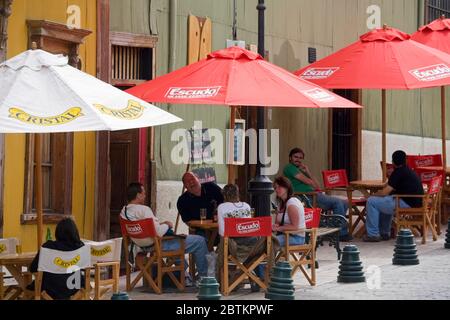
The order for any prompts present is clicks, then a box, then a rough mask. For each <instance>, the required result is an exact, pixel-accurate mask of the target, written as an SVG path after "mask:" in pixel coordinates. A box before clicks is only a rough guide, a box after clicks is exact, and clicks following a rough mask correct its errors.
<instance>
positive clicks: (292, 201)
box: [276, 197, 306, 237]
mask: <svg viewBox="0 0 450 320" xmlns="http://www.w3.org/2000/svg"><path fill="white" fill-rule="evenodd" d="M290 206H294V207H296V208H297V209H298V212H299V215H300V216H299V219H298V226H297V227H298V229H305V228H306V224H305V208H304V207H303V203H302V202H301V201H300V200H299V199H298V198H297V197H291V198H290V199H289V200H288V201H287V203H286V214H285V216H284V224H291V220H290V219H289V214H288V208H289V207H290ZM282 218H283V213H282V212H279V213H278V214H277V220H276V221H277V223H278V224H280V223H281V219H282ZM298 235H299V236H302V237H304V236H305V233H304V232H299V233H298Z"/></svg>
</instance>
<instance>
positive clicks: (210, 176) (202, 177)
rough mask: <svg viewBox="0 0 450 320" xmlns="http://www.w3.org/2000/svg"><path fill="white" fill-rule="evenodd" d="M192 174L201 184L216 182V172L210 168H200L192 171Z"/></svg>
mask: <svg viewBox="0 0 450 320" xmlns="http://www.w3.org/2000/svg"><path fill="white" fill-rule="evenodd" d="M192 172H193V173H194V174H195V175H196V176H197V177H198V180H199V181H200V183H206V182H216V181H217V178H216V170H215V169H214V168H213V167H209V166H200V167H197V168H194V169H192Z"/></svg>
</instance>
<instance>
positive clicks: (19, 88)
mask: <svg viewBox="0 0 450 320" xmlns="http://www.w3.org/2000/svg"><path fill="white" fill-rule="evenodd" d="M67 61H68V58H67V57H64V56H62V55H53V54H50V53H48V52H46V51H43V50H28V51H25V52H23V53H21V54H19V55H18V56H16V57H14V58H12V59H10V60H8V61H6V62H4V63H2V64H1V65H0V132H4V133H24V132H29V133H33V132H34V133H48V132H73V131H96V130H122V129H131V128H141V127H150V126H155V125H161V124H166V123H171V122H177V121H180V120H181V119H180V118H178V117H176V116H174V115H172V114H170V113H168V112H166V111H164V110H161V109H159V108H157V107H155V106H154V105H151V104H149V103H147V102H145V101H142V100H140V99H137V98H136V97H133V96H131V95H130V94H128V93H126V92H124V91H122V90H119V89H117V88H115V87H113V86H111V85H109V84H107V83H105V82H103V81H101V80H99V79H97V78H95V77H93V76H91V75H89V74H87V73H84V72H82V71H80V70H78V69H76V68H73V67H71V66H70V65H68V63H67Z"/></svg>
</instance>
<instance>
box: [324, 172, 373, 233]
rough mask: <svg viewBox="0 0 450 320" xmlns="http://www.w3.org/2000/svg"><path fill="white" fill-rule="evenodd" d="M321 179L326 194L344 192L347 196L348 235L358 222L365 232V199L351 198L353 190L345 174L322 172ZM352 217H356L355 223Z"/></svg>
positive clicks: (361, 197) (362, 197)
mask: <svg viewBox="0 0 450 320" xmlns="http://www.w3.org/2000/svg"><path fill="white" fill-rule="evenodd" d="M322 177H323V184H324V186H325V192H326V193H330V192H331V191H344V192H346V194H347V200H348V203H349V204H351V205H349V210H348V224H349V226H348V228H349V233H350V234H353V232H354V231H355V229H356V227H357V226H358V224H359V223H360V222H361V223H362V224H363V229H364V230H365V228H364V225H365V223H366V203H367V199H366V198H365V197H364V196H360V197H356V196H353V191H354V190H353V189H352V187H351V186H350V185H349V183H348V179H347V172H346V171H345V170H344V169H341V170H324V171H322ZM353 215H355V216H356V217H357V218H356V221H355V222H353Z"/></svg>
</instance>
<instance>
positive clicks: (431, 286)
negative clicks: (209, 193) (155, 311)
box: [120, 230, 450, 300]
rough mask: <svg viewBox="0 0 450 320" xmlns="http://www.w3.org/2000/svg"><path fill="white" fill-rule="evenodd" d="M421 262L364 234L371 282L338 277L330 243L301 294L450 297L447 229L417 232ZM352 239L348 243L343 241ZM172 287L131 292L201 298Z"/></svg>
mask: <svg viewBox="0 0 450 320" xmlns="http://www.w3.org/2000/svg"><path fill="white" fill-rule="evenodd" d="M415 240H416V243H417V249H418V255H419V260H420V264H419V265H416V266H394V265H392V255H393V250H394V245H395V240H390V241H384V242H379V243H366V242H362V241H361V240H360V239H357V240H354V241H352V242H351V243H349V244H354V245H356V246H357V247H358V248H359V250H360V258H361V261H362V263H363V266H364V271H365V276H366V280H368V281H367V283H369V285H372V288H373V289H369V288H368V284H367V283H355V284H343V283H337V281H336V279H337V274H338V267H339V262H338V261H337V256H336V251H335V250H334V248H333V247H329V246H328V243H325V244H324V246H323V247H319V248H318V250H317V256H318V261H319V264H320V266H319V269H317V285H316V286H314V287H311V286H310V285H309V284H308V282H307V281H306V280H305V278H304V277H303V275H302V274H301V272H298V273H297V274H296V275H295V277H294V283H295V287H296V292H295V297H296V299H298V300H327V299H339V300H342V299H344V300H345V299H349V300H351V299H362V300H365V299H389V300H390V299H392V300H394V299H450V271H449V270H450V250H449V249H444V240H445V230H443V232H442V234H441V236H440V237H439V239H438V241H432V240H431V237H429V241H428V239H427V244H425V245H422V244H421V243H420V241H421V239H420V238H418V237H416V238H415ZM345 244H347V243H342V247H344V246H345ZM369 266H371V268H370V269H371V270H373V268H374V267H373V266H376V267H379V269H378V270H379V274H380V276H381V277H380V279H381V281H379V284H380V285H379V288H376V287H377V286H376V284H377V281H376V278H375V276H374V272H373V271H372V272H370V273H368V272H366V271H367V268H368V267H369ZM120 289H121V290H125V277H122V278H121V285H120ZM170 290H171V291H169V290H166V291H167V293H164V294H162V295H156V294H154V293H152V292H151V290H149V289H146V288H143V287H140V288H136V289H135V290H133V291H132V292H130V293H129V296H130V298H131V299H133V300H178V299H179V300H196V299H197V289H196V288H186V292H184V293H178V292H176V291H175V290H173V289H170ZM222 299H223V300H255V299H257V300H262V299H264V292H263V291H261V292H259V293H252V292H251V291H250V288H249V285H246V287H245V288H243V289H240V290H239V291H237V292H233V293H232V294H231V295H230V296H228V297H223V298H222Z"/></svg>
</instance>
